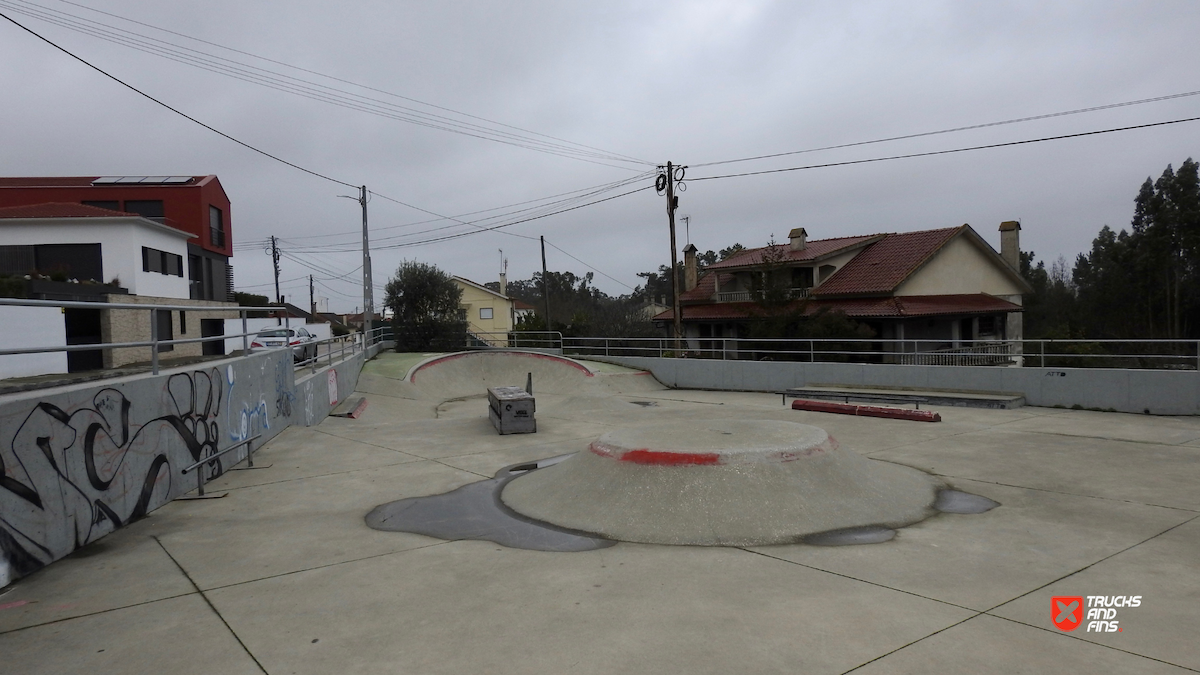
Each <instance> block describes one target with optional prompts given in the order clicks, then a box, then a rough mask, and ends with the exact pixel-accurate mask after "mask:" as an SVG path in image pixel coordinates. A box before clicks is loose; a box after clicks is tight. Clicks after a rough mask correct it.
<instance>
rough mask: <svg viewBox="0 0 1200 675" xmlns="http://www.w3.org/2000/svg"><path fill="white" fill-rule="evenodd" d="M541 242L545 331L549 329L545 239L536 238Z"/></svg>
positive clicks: (548, 286) (548, 284)
mask: <svg viewBox="0 0 1200 675" xmlns="http://www.w3.org/2000/svg"><path fill="white" fill-rule="evenodd" d="M538 240H540V241H541V242H542V298H543V299H545V301H546V330H547V331H549V330H551V328H550V279H548V278H547V277H546V238H545V237H538Z"/></svg>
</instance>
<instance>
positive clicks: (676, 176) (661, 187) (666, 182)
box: [654, 162, 687, 358]
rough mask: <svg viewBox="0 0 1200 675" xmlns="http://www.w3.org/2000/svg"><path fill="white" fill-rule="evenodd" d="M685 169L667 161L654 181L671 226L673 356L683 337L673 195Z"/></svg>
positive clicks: (677, 204)
mask: <svg viewBox="0 0 1200 675" xmlns="http://www.w3.org/2000/svg"><path fill="white" fill-rule="evenodd" d="M686 169H687V167H686V166H675V165H673V164H672V163H671V162H667V170H666V171H665V172H663V173H660V174H658V178H657V179H656V180H655V182H654V187H655V188H656V189H657V190H658V193H659V194H666V195H667V222H668V223H669V224H670V227H671V313H672V314H673V315H674V316H675V358H679V356H680V355H681V354H682V351H681V349H682V344H681V343H680V339H681V338H682V337H683V320H682V317H681V316H680V315H679V273H678V270H677V269H676V267H678V265H679V254H678V252H677V251H676V249H675V210H676V209H678V208H679V197H676V196H675V184H676V183H677V182H678V183H679V191H680V192H683V191H684V190H685V189H686V188H685V187H684V185H683V182H682V181H683V176H684V172H685V171H686ZM659 170H660V171H661V170H662V167H659Z"/></svg>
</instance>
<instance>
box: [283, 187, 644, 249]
mask: <svg viewBox="0 0 1200 675" xmlns="http://www.w3.org/2000/svg"><path fill="white" fill-rule="evenodd" d="M647 175H649V172H647V173H646V174H644V175H639V176H634V177H631V178H628V179H625V180H621V181H617V182H615V183H610V184H608V185H605V186H601V187H599V188H597V189H594V190H591V191H590V192H586V193H583V194H576V195H574V196H572V197H569V198H567V199H561V200H556V201H552V202H547V203H544V204H539V205H537V206H534V207H530V208H526V209H517V210H514V211H509V212H506V213H501V214H497V215H493V216H488V217H486V218H480V219H478V220H475V221H464V220H461V219H459V218H457V217H450V216H440V215H439V214H436V213H434V212H432V211H427V210H425V209H420V208H418V210H420V211H423V212H425V213H430V214H432V215H439V219H444V220H451V221H454V223H455V224H452V225H441V226H438V227H431V228H428V229H424V230H417V231H415V232H408V233H405V234H402V235H396V236H393V237H383V238H379V239H376V240H375V241H374V242H373V243H372V249H373V250H379V249H385V248H395V247H398V246H403V245H406V242H400V243H398V244H384V243H382V242H387V241H396V240H400V239H405V238H408V237H414V236H417V235H420V234H428V233H431V232H441V231H444V230H447V229H451V228H454V227H457V226H459V225H466V226H469V227H473V228H475V231H474V232H462V233H459V234H460V235H463V236H465V235H468V234H476V233H481V232H491V231H495V230H499V229H500V228H503V227H508V226H509V225H515V224H517V222H527V221H529V220H534V219H536V218H540V217H543V216H545V215H553V214H554V213H562V212H563V211H565V210H571V209H560V210H557V211H553V212H550V213H542V214H540V215H537V216H536V218H533V217H531V218H525V219H523V220H520V221H516V222H509V223H504V224H501V225H499V226H492V227H486V226H484V225H481V223H487V222H489V221H495V220H498V219H502V218H508V217H510V216H514V215H517V214H520V213H528V212H538V211H539V210H544V209H548V208H552V207H554V206H556V205H562V204H573V203H577V202H579V201H580V200H582V199H587V198H588V197H593V196H596V195H600V194H604V193H605V192H611V191H612V190H614V189H619V188H621V187H625V186H626V185H630V184H632V183H634V182H636V181H638V180H641V179H642V178H644V177H645V176H647ZM373 194H375V195H376V196H378V197H381V198H383V199H385V200H388V201H393V202H396V203H398V204H402V205H404V206H409V205H408V204H405V203H404V202H400V201H399V200H394V199H391V198H390V197H388V196H386V195H382V194H378V193H373ZM568 194H569V193H568ZM600 201H604V200H600ZM592 203H598V202H592ZM413 208H416V207H413ZM488 210H494V209H488ZM420 222H422V223H429V222H437V220H432V221H428V220H427V221H420ZM501 233H502V234H510V235H512V236H515V237H519V238H522V239H534V238H533V237H529V236H527V235H521V234H516V233H509V232H501ZM412 243H416V242H412ZM351 245H352V244H351V243H350V242H345V243H330V244H317V245H312V246H308V247H306V248H298V247H295V246H294V247H293V249H292V250H293V251H303V252H306V253H317V252H323V253H344V252H349V251H351V250H353V249H352V248H348V247H350V246H351Z"/></svg>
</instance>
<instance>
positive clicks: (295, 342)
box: [250, 328, 317, 362]
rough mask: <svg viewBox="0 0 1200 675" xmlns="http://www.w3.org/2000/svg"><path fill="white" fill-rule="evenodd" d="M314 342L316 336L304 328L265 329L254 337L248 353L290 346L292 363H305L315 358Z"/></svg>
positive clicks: (315, 348)
mask: <svg viewBox="0 0 1200 675" xmlns="http://www.w3.org/2000/svg"><path fill="white" fill-rule="evenodd" d="M316 341H317V336H315V335H313V334H312V333H310V332H308V331H307V330H305V329H304V328H267V329H266V330H261V331H259V332H258V335H255V336H254V340H253V341H251V342H250V351H251V352H260V351H263V350H265V349H279V348H282V347H287V346H289V345H290V346H291V347H292V359H293V360H294V361H297V362H299V361H307V360H309V359H311V358H315V357H316V356H317V345H316Z"/></svg>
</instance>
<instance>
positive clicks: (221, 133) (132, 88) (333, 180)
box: [0, 12, 357, 187]
mask: <svg viewBox="0 0 1200 675" xmlns="http://www.w3.org/2000/svg"><path fill="white" fill-rule="evenodd" d="M0 18H4V19H5V20H7V21H8V22H9V23H11V24H13V25H14V26H16V27H17V28H20V29H21V30H23V31H25V32H26V33H29V34H30V35H32V36H34V37H36V38H37V39H39V40H41V41H42V42H45V43H46V44H48V45H50V46H51V47H54V48H55V49H57V50H58V51H60V52H62V53H64V54H66V55H67V56H69V57H71V58H73V59H75V60H76V61H78V62H80V63H82V64H83V65H85V66H87V67H88V68H91V69H92V70H94V71H96V72H97V73H100V74H101V75H103V76H105V77H107V78H108V79H110V80H112V81H113V82H116V83H117V84H119V85H121V86H123V87H125V88H127V89H129V90H130V91H132V92H134V93H136V94H138V95H139V96H143V97H145V98H147V99H149V100H151V101H153V102H155V103H157V104H158V105H160V106H162V107H164V108H166V109H167V110H170V111H171V112H173V113H175V114H176V115H179V116H180V117H183V118H185V119H187V120H190V121H192V122H195V123H196V124H199V125H200V126H202V127H204V128H205V129H208V130H209V131H211V132H213V133H215V134H217V135H218V136H221V137H223V138H226V139H229V140H231V141H233V142H234V143H237V144H238V145H240V146H242V147H244V148H246V149H248V150H253V151H254V152H257V153H258V154H260V155H262V156H264V157H268V158H270V159H273V160H275V161H276V162H279V163H281V164H286V165H288V166H290V167H292V168H293V169H298V170H300V171H303V172H304V173H307V174H309V175H312V176H316V177H317V178H323V179H325V180H327V181H329V182H331V183H337V184H338V185H344V186H346V187H357V186H355V185H351V184H350V183H347V182H345V181H340V180H338V179H336V178H331V177H329V176H326V175H325V174H322V173H317V172H316V171H313V170H312V169H306V168H304V167H302V166H300V165H299V164H294V163H292V162H289V161H287V160H286V159H283V158H281V157H278V156H276V155H272V154H271V153H269V152H267V151H266V150H260V149H258V148H256V147H254V146H253V145H250V144H249V143H246V142H245V141H240V140H238V139H236V138H234V137H233V136H230V135H229V134H227V133H225V132H224V131H221V130H219V129H217V128H215V127H212V126H209V125H207V124H205V123H204V122H201V121H200V120H198V119H196V118H195V117H192V116H191V115H188V114H187V113H185V112H183V111H181V110H179V109H177V108H173V107H171V106H170V105H168V104H166V103H164V102H162V101H160V100H158V99H157V98H154V97H153V96H151V95H150V94H147V93H146V92H144V91H142V90H141V89H138V88H137V87H135V86H133V85H132V84H129V83H128V82H126V81H124V80H122V79H121V78H119V77H117V76H116V75H113V74H111V73H109V72H108V71H106V70H104V69H102V68H100V67H99V66H96V65H93V64H92V63H90V62H88V61H87V60H85V59H83V58H82V57H80V56H76V55H75V54H74V53H72V52H70V51H68V50H67V49H65V48H63V47H60V46H58V45H57V44H55V43H54V42H52V41H50V40H49V39H47V38H45V37H42V36H41V35H40V34H39V33H37V32H35V31H34V30H32V29H30V28H27V27H26V26H24V25H22V24H21V23H19V22H17V21H16V20H15V19H13V18H12V17H10V16H8V15H7V14H5V13H4V12H0Z"/></svg>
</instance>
